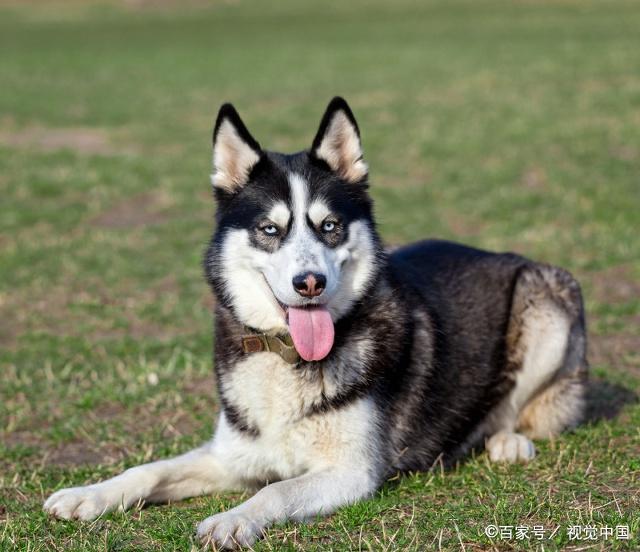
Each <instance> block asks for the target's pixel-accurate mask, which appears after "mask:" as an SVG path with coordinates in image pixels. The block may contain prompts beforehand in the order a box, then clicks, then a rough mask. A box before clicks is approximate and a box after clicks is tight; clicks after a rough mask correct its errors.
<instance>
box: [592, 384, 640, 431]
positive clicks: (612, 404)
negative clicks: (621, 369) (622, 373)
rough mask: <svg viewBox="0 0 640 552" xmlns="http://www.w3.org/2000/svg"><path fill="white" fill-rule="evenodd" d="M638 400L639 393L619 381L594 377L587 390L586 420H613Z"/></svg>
mask: <svg viewBox="0 0 640 552" xmlns="http://www.w3.org/2000/svg"><path fill="white" fill-rule="evenodd" d="M635 402H638V394H637V393H636V392H635V391H633V390H632V389H629V388H628V387H624V386H623V385H619V384H617V383H611V382H608V381H606V380H603V379H599V378H598V379H595V378H594V379H592V380H591V381H590V382H589V388H588V391H587V416H586V420H585V421H586V422H588V423H596V422H598V421H600V420H612V419H614V418H616V417H617V416H618V415H619V414H620V411H621V410H622V409H623V408H624V407H625V406H626V405H628V404H632V403H635Z"/></svg>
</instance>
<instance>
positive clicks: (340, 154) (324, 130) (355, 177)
mask: <svg viewBox="0 0 640 552" xmlns="http://www.w3.org/2000/svg"><path fill="white" fill-rule="evenodd" d="M310 153H311V155H312V156H313V157H316V158H317V159H321V160H322V161H324V162H325V163H326V164H327V165H329V167H330V168H331V169H332V170H333V171H335V172H336V173H338V174H339V175H340V177H341V178H343V179H344V180H346V181H347V182H351V183H355V182H361V181H362V180H363V179H364V178H365V177H366V176H367V172H368V170H369V169H368V167H367V164H366V163H365V162H364V160H363V159H362V145H361V144H360V131H359V130H358V123H356V119H355V117H354V116H353V113H352V112H351V109H350V108H349V105H348V104H347V102H346V101H344V99H343V98H340V97H335V98H333V100H331V102H329V106H328V107H327V110H326V111H325V114H324V116H323V117H322V121H321V122H320V128H319V129H318V133H317V134H316V137H315V138H314V140H313V145H312V146H311V152H310Z"/></svg>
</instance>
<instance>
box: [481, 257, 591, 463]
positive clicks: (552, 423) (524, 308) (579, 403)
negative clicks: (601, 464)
mask: <svg viewBox="0 0 640 552" xmlns="http://www.w3.org/2000/svg"><path fill="white" fill-rule="evenodd" d="M506 345H507V367H506V369H507V371H508V373H509V376H510V377H512V378H513V380H514V386H513V388H512V389H511V391H510V392H509V394H508V395H507V396H506V397H505V399H504V400H503V401H502V402H501V403H500V404H499V405H498V406H497V407H496V409H495V410H494V411H493V412H491V413H490V415H489V417H488V419H487V422H486V425H485V427H486V434H487V435H489V439H488V440H487V442H486V448H487V451H488V453H489V457H490V459H491V460H494V461H517V460H529V459H531V458H533V456H534V455H535V448H534V446H533V443H532V442H531V440H530V439H540V438H549V437H552V436H555V435H558V434H559V433H560V432H561V431H563V430H564V429H567V428H571V427H574V426H575V425H577V424H578V423H580V421H581V420H582V418H583V414H584V406H585V398H584V397H585V388H586V379H587V369H588V365H587V360H586V336H585V326H584V313H583V307H582V298H581V294H580V288H579V286H578V284H577V282H576V281H575V280H574V279H573V277H572V276H571V275H570V274H569V273H567V272H566V271H564V270H561V269H559V268H556V267H551V266H547V265H530V266H527V267H525V268H523V269H522V271H521V272H520V274H519V276H518V280H517V282H516V285H515V289H514V294H513V301H512V309H511V317H510V321H509V327H508V332H507V343H506Z"/></svg>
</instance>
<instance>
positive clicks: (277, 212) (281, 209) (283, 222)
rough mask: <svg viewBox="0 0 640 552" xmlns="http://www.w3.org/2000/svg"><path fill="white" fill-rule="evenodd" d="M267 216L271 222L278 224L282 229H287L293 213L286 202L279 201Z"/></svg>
mask: <svg viewBox="0 0 640 552" xmlns="http://www.w3.org/2000/svg"><path fill="white" fill-rule="evenodd" d="M267 216H268V217H269V220H270V221H272V222H274V223H275V224H277V225H278V226H279V227H280V228H286V227H287V225H288V224H289V219H290V218H291V212H290V211H289V208H288V207H287V204H286V203H285V202H284V201H277V202H276V203H274V204H273V207H271V210H270V211H269V213H268V215H267Z"/></svg>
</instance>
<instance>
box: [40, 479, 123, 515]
mask: <svg viewBox="0 0 640 552" xmlns="http://www.w3.org/2000/svg"><path fill="white" fill-rule="evenodd" d="M118 506H119V503H118V502H117V501H115V500H113V497H111V496H109V494H108V493H107V492H106V491H105V490H104V489H103V488H101V487H100V486H99V485H87V486H86V487H72V488H70V489H62V490H60V491H58V492H56V493H53V494H52V495H51V496H50V497H49V498H48V499H47V501H46V502H45V503H44V510H45V511H46V512H48V513H50V514H52V515H54V516H56V517H59V518H62V519H81V520H84V521H91V520H93V519H96V518H97V517H98V516H100V515H102V514H104V513H105V512H110V511H111V510H114V509H115V508H117V507H118Z"/></svg>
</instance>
